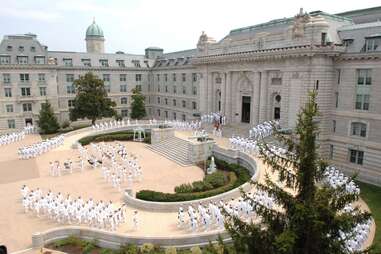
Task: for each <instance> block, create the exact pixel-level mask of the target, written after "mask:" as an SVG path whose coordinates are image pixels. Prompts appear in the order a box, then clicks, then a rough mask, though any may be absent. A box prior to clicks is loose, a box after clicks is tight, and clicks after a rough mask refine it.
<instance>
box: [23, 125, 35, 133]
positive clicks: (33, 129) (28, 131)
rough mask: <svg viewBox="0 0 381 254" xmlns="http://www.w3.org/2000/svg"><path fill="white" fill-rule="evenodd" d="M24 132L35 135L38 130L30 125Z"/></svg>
mask: <svg viewBox="0 0 381 254" xmlns="http://www.w3.org/2000/svg"><path fill="white" fill-rule="evenodd" d="M23 131H24V132H25V134H33V133H35V131H36V128H35V127H34V126H33V125H31V124H28V125H27V126H25V127H24V129H23Z"/></svg>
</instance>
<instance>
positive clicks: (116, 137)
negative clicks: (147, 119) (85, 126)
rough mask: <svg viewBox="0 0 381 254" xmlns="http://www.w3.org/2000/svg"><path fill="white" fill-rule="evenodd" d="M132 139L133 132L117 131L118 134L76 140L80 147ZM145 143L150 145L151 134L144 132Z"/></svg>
mask: <svg viewBox="0 0 381 254" xmlns="http://www.w3.org/2000/svg"><path fill="white" fill-rule="evenodd" d="M133 139H134V132H133V131H118V132H112V133H106V134H98V135H93V136H88V137H84V138H81V139H80V140H78V142H79V143H80V144H81V145H83V146H84V145H88V144H90V143H92V142H94V143H96V142H107V141H114V140H119V141H131V140H133ZM144 142H145V143H148V144H149V143H151V133H149V132H146V138H145V139H144Z"/></svg>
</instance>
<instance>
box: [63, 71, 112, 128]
mask: <svg viewBox="0 0 381 254" xmlns="http://www.w3.org/2000/svg"><path fill="white" fill-rule="evenodd" d="M74 86H75V89H76V97H75V99H74V107H73V108H71V109H70V120H72V121H76V120H77V119H79V118H87V119H91V123H92V124H94V123H95V120H97V119H100V118H102V117H112V116H114V115H116V111H115V110H114V108H113V107H115V106H116V104H115V102H113V101H112V100H111V99H110V98H108V97H107V91H106V89H105V86H104V83H103V80H101V79H99V78H97V77H96V76H95V75H94V74H93V73H91V72H89V73H86V74H85V75H84V76H81V77H80V78H79V79H77V80H75V81H74Z"/></svg>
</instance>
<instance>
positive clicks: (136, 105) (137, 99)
mask: <svg viewBox="0 0 381 254" xmlns="http://www.w3.org/2000/svg"><path fill="white" fill-rule="evenodd" d="M131 98H132V102H131V118H132V119H141V118H143V117H145V116H146V109H145V106H144V100H145V97H144V96H143V95H142V94H141V92H140V90H139V89H137V88H134V89H133V90H132V96H131Z"/></svg>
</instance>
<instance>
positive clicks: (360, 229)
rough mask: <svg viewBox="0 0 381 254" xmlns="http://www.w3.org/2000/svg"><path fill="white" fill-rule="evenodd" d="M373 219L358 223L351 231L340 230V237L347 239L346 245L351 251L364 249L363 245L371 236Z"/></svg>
mask: <svg viewBox="0 0 381 254" xmlns="http://www.w3.org/2000/svg"><path fill="white" fill-rule="evenodd" d="M371 226H372V220H368V221H366V222H364V223H361V224H357V225H356V227H355V228H354V229H353V230H352V232H350V233H344V232H342V231H341V232H340V238H341V239H342V240H344V241H345V247H346V248H347V250H348V252H349V253H354V252H358V251H361V250H362V246H363V245H364V243H365V241H366V240H367V239H368V237H369V233H370V228H371Z"/></svg>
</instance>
